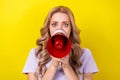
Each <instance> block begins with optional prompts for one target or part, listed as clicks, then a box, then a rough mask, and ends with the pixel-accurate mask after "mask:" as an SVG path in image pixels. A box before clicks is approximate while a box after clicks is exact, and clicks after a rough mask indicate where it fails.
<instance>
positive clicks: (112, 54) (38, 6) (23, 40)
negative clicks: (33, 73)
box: [0, 0, 120, 80]
mask: <svg viewBox="0 0 120 80" xmlns="http://www.w3.org/2000/svg"><path fill="white" fill-rule="evenodd" d="M59 5H64V6H67V7H69V8H70V9H71V10H72V11H73V13H74V15H75V20H76V24H77V26H78V28H79V29H80V30H81V34H80V37H81V45H82V47H87V48H89V49H90V50H91V51H92V54H93V56H94V59H95V61H96V63H97V66H98V68H99V73H97V74H95V75H94V80H119V77H120V76H119V74H120V1H119V0H0V80H27V77H26V75H24V74H22V69H23V66H24V64H25V61H26V59H27V56H28V52H29V50H30V49H31V48H33V47H36V39H37V38H38V37H39V36H40V28H41V27H42V26H43V22H44V19H45V17H46V15H47V13H48V12H49V10H50V9H52V8H53V7H55V6H59Z"/></svg>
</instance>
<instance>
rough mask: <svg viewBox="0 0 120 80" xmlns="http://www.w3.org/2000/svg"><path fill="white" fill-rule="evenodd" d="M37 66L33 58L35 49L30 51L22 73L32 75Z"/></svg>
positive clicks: (35, 59) (36, 60)
mask: <svg viewBox="0 0 120 80" xmlns="http://www.w3.org/2000/svg"><path fill="white" fill-rule="evenodd" d="M37 66H38V59H37V58H36V56H35V48H33V49H31V50H30V52H29V55H28V58H27V60H26V63H25V65H24V68H23V71H22V73H34V72H35V71H36V69H37Z"/></svg>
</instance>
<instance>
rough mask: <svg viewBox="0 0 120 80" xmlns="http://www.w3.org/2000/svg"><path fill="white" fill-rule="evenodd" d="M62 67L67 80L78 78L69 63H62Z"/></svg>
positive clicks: (77, 79) (76, 79)
mask: <svg viewBox="0 0 120 80" xmlns="http://www.w3.org/2000/svg"><path fill="white" fill-rule="evenodd" d="M62 69H63V71H64V73H65V75H66V77H67V80H79V78H78V77H77V75H76V74H75V72H74V70H73V69H72V67H71V66H70V65H64V64H62Z"/></svg>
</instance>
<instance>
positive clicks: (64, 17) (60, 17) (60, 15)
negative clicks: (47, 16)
mask: <svg viewBox="0 0 120 80" xmlns="http://www.w3.org/2000/svg"><path fill="white" fill-rule="evenodd" d="M51 21H69V17H68V15H67V14H65V13H60V12H57V13H54V14H53V16H52V17H51Z"/></svg>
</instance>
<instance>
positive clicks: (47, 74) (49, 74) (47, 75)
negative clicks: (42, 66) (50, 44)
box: [42, 60, 59, 80]
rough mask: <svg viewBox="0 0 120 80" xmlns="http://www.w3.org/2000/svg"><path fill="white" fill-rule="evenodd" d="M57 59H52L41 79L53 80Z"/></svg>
mask: <svg viewBox="0 0 120 80" xmlns="http://www.w3.org/2000/svg"><path fill="white" fill-rule="evenodd" d="M58 66H59V65H58V61H56V60H52V64H51V65H50V67H49V68H48V69H47V71H46V72H45V74H44V76H43V77H42V80H53V79H54V76H55V73H56V71H57V69H58Z"/></svg>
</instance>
